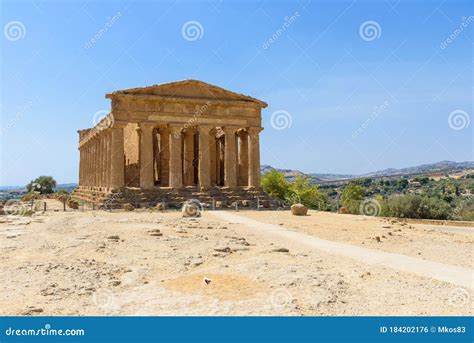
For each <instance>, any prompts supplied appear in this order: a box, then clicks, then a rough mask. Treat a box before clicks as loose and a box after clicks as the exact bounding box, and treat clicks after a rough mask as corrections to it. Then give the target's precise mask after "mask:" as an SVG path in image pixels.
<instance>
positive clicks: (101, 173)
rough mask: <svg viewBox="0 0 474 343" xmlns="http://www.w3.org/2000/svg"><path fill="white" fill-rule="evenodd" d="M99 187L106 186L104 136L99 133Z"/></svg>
mask: <svg viewBox="0 0 474 343" xmlns="http://www.w3.org/2000/svg"><path fill="white" fill-rule="evenodd" d="M99 162H100V163H99V187H103V186H104V136H103V134H102V132H101V133H100V134H99Z"/></svg>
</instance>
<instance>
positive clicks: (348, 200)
mask: <svg viewBox="0 0 474 343" xmlns="http://www.w3.org/2000/svg"><path fill="white" fill-rule="evenodd" d="M364 196H365V191H364V188H362V186H360V185H358V184H356V183H353V182H350V183H349V184H348V185H347V186H346V187H344V190H343V191H342V196H341V203H342V206H344V207H345V208H347V210H348V211H349V213H352V214H359V207H360V203H361V201H362V200H363V199H364Z"/></svg>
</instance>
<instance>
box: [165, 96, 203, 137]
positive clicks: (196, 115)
mask: <svg viewBox="0 0 474 343" xmlns="http://www.w3.org/2000/svg"><path fill="white" fill-rule="evenodd" d="M210 105H211V102H210V101H206V103H205V104H204V105H202V106H199V107H198V108H197V109H196V110H195V111H194V114H193V116H192V118H189V119H188V121H187V122H186V123H185V124H184V125H183V127H182V128H181V129H179V130H176V131H175V132H174V134H173V136H174V138H179V137H180V135H181V131H182V130H187V129H189V128H190V127H191V126H193V125H194V123H196V122H197V121H198V120H199V117H201V116H202V115H203V114H205V113H206V112H207V110H208V108H209V106H210Z"/></svg>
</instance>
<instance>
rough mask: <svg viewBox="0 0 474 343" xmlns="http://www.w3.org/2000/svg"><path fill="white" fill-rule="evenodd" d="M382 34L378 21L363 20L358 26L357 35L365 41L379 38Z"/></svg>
mask: <svg viewBox="0 0 474 343" xmlns="http://www.w3.org/2000/svg"><path fill="white" fill-rule="evenodd" d="M381 35H382V28H381V27H380V25H379V23H377V22H376V21H373V20H369V21H366V22H363V23H362V24H361V25H360V27H359V36H360V38H362V39H363V40H365V41H366V42H370V41H373V40H376V39H379V38H380V36H381Z"/></svg>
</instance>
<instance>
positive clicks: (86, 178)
mask: <svg viewBox="0 0 474 343" xmlns="http://www.w3.org/2000/svg"><path fill="white" fill-rule="evenodd" d="M82 150H84V175H83V176H82V181H83V183H84V186H88V185H89V175H88V173H89V147H88V144H87V143H86V144H84V145H83V146H82Z"/></svg>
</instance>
